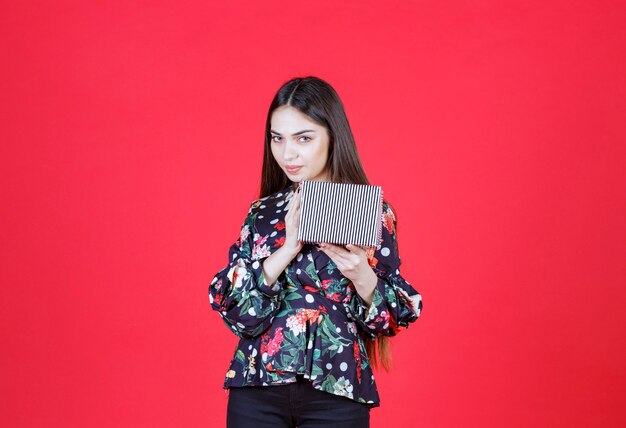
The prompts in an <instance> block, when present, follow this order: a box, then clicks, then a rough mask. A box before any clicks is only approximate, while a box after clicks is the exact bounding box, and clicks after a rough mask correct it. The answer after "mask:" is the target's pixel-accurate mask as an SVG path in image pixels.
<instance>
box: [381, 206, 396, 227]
mask: <svg viewBox="0 0 626 428" xmlns="http://www.w3.org/2000/svg"><path fill="white" fill-rule="evenodd" d="M383 220H384V225H385V228H387V230H388V231H389V233H393V221H394V216H393V211H391V209H389V210H387V211H385V214H384V218H383Z"/></svg>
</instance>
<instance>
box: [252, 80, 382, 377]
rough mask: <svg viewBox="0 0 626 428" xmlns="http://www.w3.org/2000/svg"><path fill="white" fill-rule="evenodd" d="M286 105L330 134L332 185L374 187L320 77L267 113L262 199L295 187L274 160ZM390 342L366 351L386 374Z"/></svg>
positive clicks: (284, 93)
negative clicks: (276, 115) (276, 116)
mask: <svg viewBox="0 0 626 428" xmlns="http://www.w3.org/2000/svg"><path fill="white" fill-rule="evenodd" d="M285 105H289V106H291V107H294V108H296V109H298V110H299V111H301V112H302V113H304V114H306V115H307V116H308V117H309V118H310V119H311V120H313V121H314V122H316V123H318V124H319V125H321V126H324V127H325V128H326V129H327V130H328V136H329V149H328V160H327V164H326V167H327V168H328V170H329V175H330V181H332V182H335V183H352V184H370V182H369V180H368V179H367V176H366V174H365V170H364V169H363V166H362V164H361V160H360V158H359V154H358V151H357V148H356V144H355V142H354V136H353V135H352V130H351V129H350V124H349V123H348V118H347V117H346V112H345V110H344V108H343V103H342V102H341V99H340V98H339V95H338V94H337V92H336V91H335V90H334V89H333V87H332V86H330V84H328V83H327V82H326V81H324V80H322V79H320V78H318V77H314V76H307V77H298V78H294V79H291V80H289V81H287V82H286V83H284V84H283V85H282V86H281V87H280V89H279V90H278V92H277V93H276V95H275V96H274V99H273V100H272V103H271V104H270V107H269V110H268V112H267V120H266V123H265V145H264V150H263V169H262V171H261V189H260V196H259V197H260V198H263V197H265V196H269V195H271V194H273V193H276V192H278V191H280V190H282V189H284V188H285V187H287V186H289V185H290V184H292V182H291V180H289V178H288V177H287V175H286V174H285V173H284V171H283V170H282V169H281V168H280V166H279V165H278V163H277V162H276V160H275V159H274V156H273V155H272V149H271V141H272V140H271V133H270V128H271V120H272V113H273V112H274V110H275V109H276V108H278V107H281V106H285ZM385 202H386V201H385ZM389 341H390V338H389V337H388V336H383V335H379V336H378V337H377V338H376V339H370V337H369V336H368V337H366V338H365V347H366V349H367V354H368V357H369V359H370V363H371V364H372V367H373V368H378V364H379V362H378V359H379V358H380V362H381V363H382V366H383V368H384V369H385V371H389V370H390V368H391V360H392V359H391V349H390V346H389V345H390V343H389ZM377 350H378V353H377V352H376V351H377Z"/></svg>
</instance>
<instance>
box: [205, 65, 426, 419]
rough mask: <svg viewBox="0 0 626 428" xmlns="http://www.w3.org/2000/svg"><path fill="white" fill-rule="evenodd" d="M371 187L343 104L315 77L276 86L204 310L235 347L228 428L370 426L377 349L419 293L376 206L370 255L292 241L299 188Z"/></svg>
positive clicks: (404, 320) (412, 309)
mask: <svg viewBox="0 0 626 428" xmlns="http://www.w3.org/2000/svg"><path fill="white" fill-rule="evenodd" d="M305 179H306V180H316V181H330V182H340V183H356V184H369V181H368V180H367V177H366V175H365V172H364V171H363V167H362V166H361V162H360V160H359V156H358V153H357V149H356V146H355V143H354V138H353V136H352V132H351V130H350V125H349V124H348V119H347V117H346V114H345V111H344V108H343V104H342V103H341V100H340V99H339V96H338V95H337V93H336V92H335V90H334V89H333V88H332V87H331V86H330V85H329V84H328V83H326V82H325V81H323V80H321V79H319V78H316V77H305V78H296V79H292V80H290V81H288V82H287V83H285V84H284V85H283V86H282V87H281V88H280V89H279V90H278V92H277V94H276V96H275V97H274V99H273V101H272V103H271V105H270V108H269V112H268V115H267V122H266V127H265V153H264V158H263V170H262V176H261V192H260V197H259V199H257V200H255V201H253V202H252V203H251V205H250V208H249V210H248V214H247V216H246V218H245V221H244V223H243V226H242V228H241V232H240V235H239V238H238V239H237V241H236V242H235V243H234V244H233V245H232V246H231V247H230V251H229V255H228V265H227V266H226V267H224V268H223V269H222V270H220V271H219V272H218V273H217V274H216V275H215V277H214V278H213V280H212V282H211V285H210V287H209V299H210V302H211V307H212V309H214V310H216V311H218V313H219V314H220V316H221V317H222V319H223V321H224V322H225V324H226V325H227V326H228V327H229V328H230V329H231V331H232V332H233V333H234V334H236V335H237V336H238V337H239V338H240V340H239V343H238V346H237V349H236V350H235V354H234V356H233V359H232V361H231V363H230V367H229V368H228V371H227V372H226V378H225V382H224V388H225V389H228V390H229V391H230V392H229V397H228V408H227V426H228V427H237V428H239V427H253V426H254V427H255V428H261V427H272V428H277V427H296V426H298V427H299V428H311V427H325V428H328V427H342V428H349V427H355V428H357V427H359V428H360V427H369V416H370V415H369V411H370V409H371V408H372V407H377V406H379V405H380V400H379V396H378V392H377V389H376V384H375V382H374V375H373V371H372V366H374V367H377V356H376V350H377V349H378V353H379V357H380V359H381V362H382V365H383V367H384V368H385V369H386V370H388V368H389V366H390V353H389V347H388V342H387V341H388V339H389V336H394V335H396V334H397V333H398V332H399V331H400V330H402V329H404V328H406V327H408V325H409V323H411V322H413V321H415V320H417V318H418V317H419V315H420V312H421V309H422V299H421V296H420V294H419V293H418V292H417V291H416V290H415V289H414V288H413V287H412V286H411V285H410V284H409V283H408V282H407V281H406V280H405V279H404V278H403V277H402V276H401V275H400V271H399V265H400V258H399V256H398V247H397V241H396V217H395V213H394V211H393V209H392V208H391V206H390V205H389V204H388V203H387V201H384V202H383V217H382V218H381V221H382V222H383V228H382V230H383V233H382V242H381V245H380V249H378V250H376V251H375V252H374V253H373V255H371V253H370V255H371V256H370V257H368V254H367V253H366V251H365V250H363V249H362V248H360V247H357V246H352V245H347V246H346V247H345V248H344V247H342V246H338V245H333V244H329V243H321V244H319V245H309V244H303V243H301V242H300V241H298V240H297V235H298V227H299V210H300V192H299V190H298V185H299V183H300V182H301V181H302V180H305Z"/></svg>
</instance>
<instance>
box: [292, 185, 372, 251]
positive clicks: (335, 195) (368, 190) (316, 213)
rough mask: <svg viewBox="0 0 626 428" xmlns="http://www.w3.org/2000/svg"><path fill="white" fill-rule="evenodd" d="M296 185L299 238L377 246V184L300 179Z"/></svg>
mask: <svg viewBox="0 0 626 428" xmlns="http://www.w3.org/2000/svg"><path fill="white" fill-rule="evenodd" d="M300 189H301V190H300V191H301V192H302V195H301V199H300V230H299V232H298V239H299V240H300V241H302V242H308V243H315V242H330V243H333V244H339V245H345V244H353V245H361V246H366V247H371V246H378V241H379V238H380V232H381V227H382V198H383V192H382V188H381V187H380V186H370V185H365V184H348V183H329V182H323V181H308V180H303V181H302V182H301V183H300Z"/></svg>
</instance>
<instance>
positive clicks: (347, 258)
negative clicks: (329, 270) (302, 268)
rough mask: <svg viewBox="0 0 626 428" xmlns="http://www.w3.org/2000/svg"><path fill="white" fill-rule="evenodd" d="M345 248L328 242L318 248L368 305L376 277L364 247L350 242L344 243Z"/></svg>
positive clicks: (372, 294)
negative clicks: (350, 282)
mask: <svg viewBox="0 0 626 428" xmlns="http://www.w3.org/2000/svg"><path fill="white" fill-rule="evenodd" d="M346 248H347V249H344V248H343V247H341V246H339V245H334V244H329V243H321V244H320V249H321V250H322V251H323V252H324V253H325V254H326V255H327V256H328V257H330V258H331V260H332V261H333V262H334V263H335V265H337V269H339V271H340V272H341V273H342V274H343V276H345V277H346V278H348V279H349V280H350V281H352V283H353V284H354V287H355V288H356V290H357V292H358V293H359V295H360V296H361V297H362V298H363V300H365V301H366V302H367V304H368V305H370V304H371V303H372V298H373V297H374V289H375V288H376V284H377V283H378V277H377V276H376V274H375V273H374V270H373V269H372V267H371V266H370V265H369V262H368V260H367V253H366V251H365V250H364V249H362V248H361V247H358V246H356V245H351V244H348V245H346Z"/></svg>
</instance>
